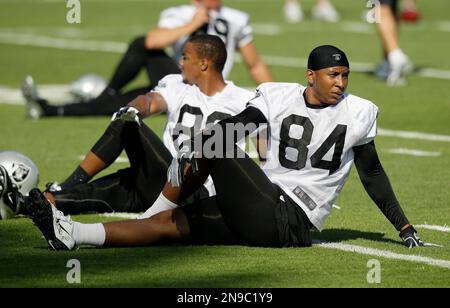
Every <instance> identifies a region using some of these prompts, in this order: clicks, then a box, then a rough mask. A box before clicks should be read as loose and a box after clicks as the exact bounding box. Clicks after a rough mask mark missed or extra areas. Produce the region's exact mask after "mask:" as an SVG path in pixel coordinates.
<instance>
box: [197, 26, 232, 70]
mask: <svg viewBox="0 0 450 308" xmlns="http://www.w3.org/2000/svg"><path fill="white" fill-rule="evenodd" d="M188 42H190V43H192V44H194V45H195V49H196V50H197V53H198V55H199V56H200V57H202V58H206V59H208V60H211V61H212V62H213V64H214V68H215V70H216V71H217V72H219V73H222V71H223V68H224V66H225V62H226V61H227V48H226V46H225V43H224V42H223V41H222V39H221V38H220V37H218V36H216V35H209V34H198V35H194V36H192V37H191V38H190V39H189V41H188Z"/></svg>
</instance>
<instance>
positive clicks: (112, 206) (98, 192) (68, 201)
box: [54, 120, 172, 214]
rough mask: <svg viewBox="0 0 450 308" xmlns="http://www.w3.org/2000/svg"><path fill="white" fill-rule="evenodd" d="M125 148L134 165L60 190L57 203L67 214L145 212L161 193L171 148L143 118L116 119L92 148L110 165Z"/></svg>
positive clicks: (55, 194) (169, 160) (56, 196)
mask: <svg viewBox="0 0 450 308" xmlns="http://www.w3.org/2000/svg"><path fill="white" fill-rule="evenodd" d="M122 150H125V151H126V153H127V155H128V158H129V160H130V167H129V168H127V169H123V170H119V171H118V172H116V173H113V174H111V175H108V176H104V177H101V178H99V179H96V180H94V181H91V182H89V183H86V184H81V185H77V186H75V187H73V188H70V189H67V190H64V191H61V192H56V193H54V196H55V198H56V206H57V208H58V209H59V210H61V211H62V212H64V213H65V214H79V213H86V212H100V213H101V212H113V211H117V212H142V211H145V210H147V209H148V208H149V207H150V206H151V205H152V204H153V202H154V201H155V200H156V198H157V197H158V196H159V194H160V192H161V191H162V188H163V186H164V184H165V183H166V181H167V168H168V166H169V164H170V162H171V160H172V156H171V154H170V152H169V150H168V149H167V148H166V147H165V146H164V144H163V143H162V141H161V140H160V139H159V137H158V136H157V135H156V134H155V133H154V132H153V131H152V130H151V129H150V128H149V127H148V126H146V125H145V124H144V123H143V122H141V126H139V125H138V124H137V123H134V122H125V121H122V120H116V121H113V122H111V124H110V125H109V126H108V128H107V129H106V131H105V132H104V134H103V135H102V136H101V137H100V139H99V140H98V141H97V143H96V144H95V145H94V147H93V148H92V149H91V151H92V152H93V153H95V154H96V155H97V156H98V157H99V158H101V159H102V160H103V161H104V162H105V163H106V164H107V165H110V164H112V163H113V162H114V161H115V160H116V158H117V157H119V155H120V154H121V152H122Z"/></svg>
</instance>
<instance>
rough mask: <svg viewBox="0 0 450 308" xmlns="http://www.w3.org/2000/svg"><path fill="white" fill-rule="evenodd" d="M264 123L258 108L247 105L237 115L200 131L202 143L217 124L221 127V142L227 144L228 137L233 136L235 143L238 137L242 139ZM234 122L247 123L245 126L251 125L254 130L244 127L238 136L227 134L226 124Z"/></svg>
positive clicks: (264, 118) (234, 123) (209, 136)
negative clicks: (242, 132)
mask: <svg viewBox="0 0 450 308" xmlns="http://www.w3.org/2000/svg"><path fill="white" fill-rule="evenodd" d="M266 123H267V119H266V117H265V116H264V114H263V113H262V112H261V111H260V110H259V109H258V108H256V107H252V106H249V107H247V108H245V109H244V110H243V111H242V112H241V113H239V114H237V115H235V116H233V117H230V118H227V119H224V120H221V121H219V122H218V123H217V124H216V125H214V126H212V127H211V128H209V129H206V130H204V131H203V132H202V133H201V138H202V143H203V144H205V142H206V141H207V140H208V139H209V138H211V137H212V136H214V135H213V134H211V131H217V128H218V127H219V126H220V128H221V131H222V132H223V135H222V136H223V137H222V140H223V144H228V143H227V140H229V138H234V143H236V142H238V141H239V140H240V139H242V138H244V137H246V136H248V135H249V134H251V133H252V132H253V131H254V130H255V129H256V128H258V127H259V126H260V125H263V124H266ZM236 124H239V125H241V124H243V125H244V126H247V125H248V126H247V127H253V128H254V130H248V129H246V130H245V131H244V134H238V136H239V137H236V135H235V136H233V137H231V136H228V135H227V132H228V131H227V126H228V125H231V126H233V125H236ZM249 124H256V125H249ZM228 150H230V149H228Z"/></svg>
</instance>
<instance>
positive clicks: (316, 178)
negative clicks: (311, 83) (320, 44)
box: [248, 83, 378, 231]
mask: <svg viewBox="0 0 450 308" xmlns="http://www.w3.org/2000/svg"><path fill="white" fill-rule="evenodd" d="M305 90H306V88H305V87H304V86H302V85H299V84H294V83H264V84H262V85H260V87H259V88H258V89H257V90H256V95H255V97H254V98H253V99H252V100H250V102H249V103H248V106H253V107H256V108H258V109H259V110H261V112H262V113H263V114H264V116H265V117H266V119H267V122H268V125H269V130H270V132H269V134H270V139H269V140H270V141H269V145H268V153H267V161H266V163H265V165H264V166H263V170H264V172H265V174H266V175H267V176H268V177H269V179H270V180H271V181H272V182H273V183H275V184H277V185H278V186H280V187H281V188H282V189H283V191H284V192H285V193H286V194H287V195H289V196H290V197H291V198H292V200H294V201H295V202H296V203H297V204H298V205H299V206H300V207H301V208H302V209H303V211H304V212H305V213H306V215H307V216H308V218H309V219H310V221H311V223H312V224H313V225H314V226H315V227H316V228H317V229H318V230H320V231H321V230H322V229H323V227H324V223H325V220H326V218H327V217H328V215H329V214H330V212H331V209H332V205H333V203H334V201H335V200H336V198H337V197H338V195H339V193H340V191H341V189H342V187H343V185H344V183H345V181H346V180H347V178H348V175H349V173H350V170H351V166H352V164H353V158H354V152H353V150H352V148H353V147H354V146H358V145H363V144H366V143H369V142H370V141H372V140H373V139H374V138H375V136H376V119H377V114H378V108H377V106H375V105H374V104H373V103H372V102H370V101H368V100H365V99H362V98H360V97H357V96H354V95H350V94H346V95H345V96H344V97H343V98H342V100H341V101H340V102H339V103H338V104H336V105H333V106H328V107H326V108H312V106H311V105H309V106H307V103H306V102H305V99H304V96H303V93H304V91H305Z"/></svg>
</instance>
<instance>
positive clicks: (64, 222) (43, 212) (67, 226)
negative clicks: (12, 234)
mask: <svg viewBox="0 0 450 308" xmlns="http://www.w3.org/2000/svg"><path fill="white" fill-rule="evenodd" d="M28 200H29V201H28V202H29V212H30V216H31V217H32V219H33V222H34V224H35V225H36V226H37V227H38V228H39V230H41V232H42V234H43V235H44V237H45V240H46V241H47V243H48V248H49V249H50V250H71V249H73V248H74V247H75V241H74V239H73V237H72V232H73V222H72V221H71V220H70V218H68V217H65V216H64V215H63V213H62V212H60V211H58V210H57V209H56V208H55V207H54V206H52V205H51V203H50V202H49V201H48V200H47V198H46V197H45V196H44V194H43V193H42V192H41V191H40V190H39V189H37V188H35V189H32V190H31V191H30V194H29V197H28Z"/></svg>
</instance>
